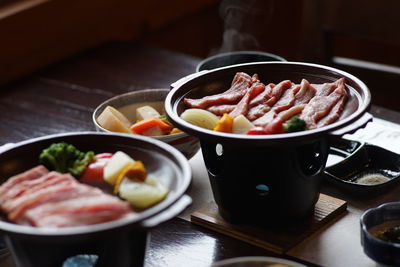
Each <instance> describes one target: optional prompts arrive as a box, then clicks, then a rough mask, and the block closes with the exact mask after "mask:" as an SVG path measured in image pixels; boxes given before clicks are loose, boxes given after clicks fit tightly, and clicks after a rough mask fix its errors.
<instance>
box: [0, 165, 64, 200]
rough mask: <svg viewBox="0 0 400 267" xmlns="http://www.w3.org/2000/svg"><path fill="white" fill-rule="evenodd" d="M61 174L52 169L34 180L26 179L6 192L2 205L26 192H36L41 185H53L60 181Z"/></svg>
mask: <svg viewBox="0 0 400 267" xmlns="http://www.w3.org/2000/svg"><path fill="white" fill-rule="evenodd" d="M60 176H61V174H60V173H58V172H55V171H51V172H49V173H47V174H45V175H42V176H41V177H39V178H37V179H33V180H25V181H22V182H20V183H18V184H16V185H14V186H13V187H12V188H10V189H9V190H8V191H7V192H4V194H3V196H2V198H1V199H0V207H1V206H3V204H4V203H5V202H7V201H9V200H11V199H14V198H16V197H19V196H21V195H23V194H25V193H26V192H34V191H36V190H38V189H40V188H41V187H44V186H47V185H51V184H54V183H57V182H59V181H60Z"/></svg>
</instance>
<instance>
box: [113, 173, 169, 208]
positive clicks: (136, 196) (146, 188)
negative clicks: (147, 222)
mask: <svg viewBox="0 0 400 267" xmlns="http://www.w3.org/2000/svg"><path fill="white" fill-rule="evenodd" d="M168 192H169V190H168V188H167V187H166V186H164V185H163V184H162V183H161V182H160V181H159V180H158V179H157V178H155V177H153V176H151V175H148V176H147V178H146V180H145V181H144V182H138V181H134V180H131V179H122V182H121V184H120V187H119V196H120V197H122V198H123V199H125V200H127V201H128V202H129V203H130V204H131V205H132V206H133V207H135V208H139V209H145V208H148V207H150V206H153V205H155V204H157V203H158V202H160V201H161V200H163V199H164V198H165V197H166V196H167V195H168Z"/></svg>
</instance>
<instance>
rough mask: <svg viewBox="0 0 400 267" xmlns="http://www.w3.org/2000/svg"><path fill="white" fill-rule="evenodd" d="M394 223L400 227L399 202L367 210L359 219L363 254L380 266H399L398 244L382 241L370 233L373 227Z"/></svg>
mask: <svg viewBox="0 0 400 267" xmlns="http://www.w3.org/2000/svg"><path fill="white" fill-rule="evenodd" d="M396 221H397V223H395V225H397V226H400V202H390V203H385V204H382V205H381V206H379V207H377V208H372V209H369V210H367V211H366V212H364V214H363V215H362V216H361V219H360V226H361V245H362V246H363V249H364V253H365V254H367V256H368V257H370V258H371V259H373V260H374V261H376V262H377V263H379V264H380V265H382V266H400V243H394V242H387V241H383V240H381V239H379V238H377V237H375V236H374V235H373V234H372V233H371V232H370V231H371V228H373V227H377V226H380V225H382V224H384V223H388V222H389V223H390V222H396Z"/></svg>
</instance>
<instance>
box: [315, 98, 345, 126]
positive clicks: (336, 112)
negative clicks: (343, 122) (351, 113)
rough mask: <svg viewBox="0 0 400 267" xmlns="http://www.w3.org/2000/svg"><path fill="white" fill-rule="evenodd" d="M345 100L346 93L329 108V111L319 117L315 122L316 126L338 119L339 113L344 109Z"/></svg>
mask: <svg viewBox="0 0 400 267" xmlns="http://www.w3.org/2000/svg"><path fill="white" fill-rule="evenodd" d="M346 100H347V95H344V96H343V97H342V98H341V99H340V100H339V101H338V102H337V103H336V105H335V106H334V107H333V108H332V109H331V111H330V112H329V113H328V114H327V115H326V116H325V117H323V118H322V119H320V120H319V121H318V123H317V127H323V126H326V125H329V124H331V123H333V122H335V121H336V120H337V119H339V117H340V114H341V113H342V111H343V109H344V105H345V102H346Z"/></svg>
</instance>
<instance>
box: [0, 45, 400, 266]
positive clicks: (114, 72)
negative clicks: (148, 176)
mask: <svg viewBox="0 0 400 267" xmlns="http://www.w3.org/2000/svg"><path fill="white" fill-rule="evenodd" d="M200 60H201V58H196V57H192V56H188V55H184V54H179V53H176V52H171V51H168V50H163V49H159V48H156V47H151V46H148V45H145V44H142V43H130V42H124V43H117V42H114V43H108V44H105V45H102V46H100V47H98V48H95V49H92V50H89V51H86V52H84V53H81V54H79V55H77V56H75V57H73V58H70V59H68V60H65V61H63V62H60V63H58V64H55V65H53V66H50V67H48V68H46V69H43V70H41V71H39V72H37V73H34V74H33V75H31V76H29V77H26V78H25V79H23V80H20V81H18V82H15V83H12V84H8V85H5V86H3V87H1V88H0V122H1V123H0V145H3V144H5V143H10V142H19V141H22V140H25V139H29V138H34V137H39V136H43V135H48V134H55V133H61V132H70V131H84V130H95V128H94V126H93V124H92V118H91V115H92V112H93V110H94V108H95V107H96V106H97V105H98V104H100V103H101V102H102V101H104V100H106V99H108V98H110V97H112V96H114V95H116V94H121V93H125V92H128V91H132V90H140V89H146V88H169V86H170V84H171V83H172V82H174V81H176V80H178V79H179V78H181V77H183V76H185V75H188V74H190V73H193V72H194V71H195V66H196V64H197V63H198V62H199V61H200ZM372 113H373V114H375V115H377V116H379V117H381V118H384V119H387V120H392V121H395V122H400V116H399V115H398V113H396V112H393V111H390V110H387V109H385V108H381V107H373V108H372ZM190 163H191V165H192V168H193V171H194V176H195V177H194V178H195V179H194V182H193V185H192V188H191V189H190V192H189V194H190V195H191V196H192V197H193V198H194V203H195V204H196V205H198V204H199V201H200V200H202V201H204V200H207V201H210V200H212V199H210V192H209V190H208V191H206V190H204V191H199V188H203V189H204V188H206V189H207V188H208V187H209V186H208V185H206V184H207V183H208V181H207V180H208V179H207V177H205V175H206V173H205V169H204V164H203V162H202V158H201V155H200V153H198V154H197V155H196V156H195V157H194V158H193V159H191V160H190ZM200 185H201V186H200ZM197 197H198V198H197ZM196 205H195V206H194V207H192V208H191V209H192V210H193V209H194V208H197V206H196ZM352 209H353V208H352V207H350V210H352ZM190 212H191V210H189V211H187V212H186V213H185V214H184V215H182V216H180V217H179V218H175V219H172V220H171V221H168V222H166V223H164V224H162V225H160V226H158V227H156V228H155V229H153V230H152V231H151V239H150V243H149V247H148V250H147V253H146V260H145V263H146V266H154V267H156V266H176V267H178V266H193V267H194V266H209V265H210V264H211V263H212V262H215V261H218V260H221V259H225V258H231V257H238V256H250V255H264V256H271V255H274V254H273V253H271V252H269V251H267V250H264V249H262V248H258V247H256V246H253V245H250V244H247V243H245V242H242V241H239V240H236V239H234V238H231V237H228V236H225V235H222V234H219V233H216V232H213V231H211V230H208V229H206V228H203V227H200V226H196V225H194V224H192V223H190V222H189V221H188V219H187V217H188V215H189V213H190ZM358 215H359V209H358V210H357V212H356V213H355V215H354V216H352V217H351V218H350V219H349V220H353V219H354V218H353V217H355V216H358ZM346 218H347V217H346ZM343 225H344V226H343ZM346 225H348V223H347V219H344V222H343V223H342V224H341V227H342V226H343V227H346ZM339 226H340V225H339ZM353 226H354V225H353ZM327 227H329V226H327ZM348 227H352V225H350V226H348ZM345 230H346V231H358V229H353V230H351V229H348V228H346V229H345ZM323 231H324V229H323V230H321V232H323ZM338 231H339V230H338ZM343 233H344V234H345V232H343ZM333 234H335V232H333ZM317 235H320V234H319V233H317ZM328 235H329V233H328ZM321 236H324V234H321ZM329 238H330V237H329V236H328V237H327V240H329ZM318 241H321V240H320V239H319V236H317V237H315V238H313V240H311V241H310V242H306V243H305V244H301V245H300V246H299V247H297V248H296V249H295V250H293V252H292V253H291V254H290V255H292V256H293V257H296V258H297V259H298V261H302V260H307V261H308V263H307V264H308V265H311V266H313V265H314V264H313V263H316V264H318V265H325V263H324V257H323V256H322V255H321V256H318V255H314V257H312V256H310V255H309V254H310V253H311V252H309V251H315V253H318V251H322V252H321V253H327V252H326V250H325V252H324V250H323V249H322V247H323V246H326V245H324V244H322V241H321V243H320V244H319V245H320V246H321V248H318V249H316V250H315V249H313V248H312V247H311V246H313V245H315V243H316V242H318ZM333 242H334V240H333ZM357 242H358V241H357ZM308 247H310V248H308ZM333 247H334V246H333ZM350 249H351V248H350ZM328 251H329V250H328ZM328 254H329V253H328ZM328 256H329V255H328ZM288 257H289V256H288ZM366 261H368V260H366ZM368 263H370V262H369V261H368ZM5 264H6V263H5V262H4V263H3V264H2V262H1V260H0V265H1V266H5ZM9 266H12V264H10V265H9ZM342 266H343V265H342ZM353 266H354V265H353Z"/></svg>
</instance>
